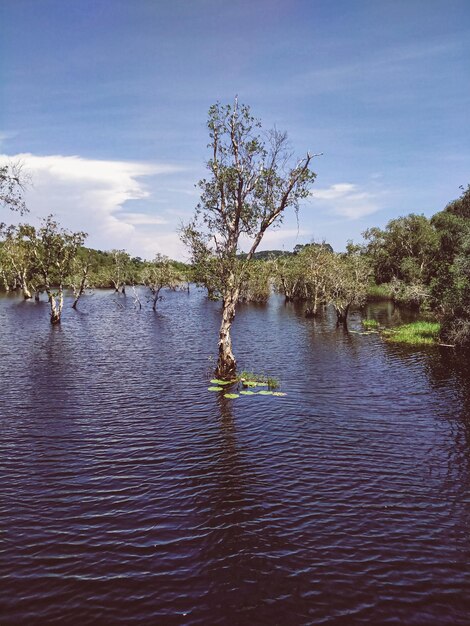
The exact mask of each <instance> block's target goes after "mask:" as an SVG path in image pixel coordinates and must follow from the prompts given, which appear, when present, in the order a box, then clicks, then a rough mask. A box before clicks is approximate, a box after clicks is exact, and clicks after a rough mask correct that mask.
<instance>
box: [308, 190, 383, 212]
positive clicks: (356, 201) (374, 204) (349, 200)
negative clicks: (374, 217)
mask: <svg viewBox="0 0 470 626" xmlns="http://www.w3.org/2000/svg"><path fill="white" fill-rule="evenodd" d="M312 196H313V198H314V200H319V201H320V203H321V204H322V205H323V207H324V208H325V210H326V211H327V212H329V213H333V214H335V215H340V216H342V217H345V218H347V219H350V220H355V219H359V218H361V217H364V216H365V215H371V214H372V213H376V212H377V211H379V210H380V209H381V208H382V205H381V202H380V194H379V193H377V192H371V191H367V190H365V189H361V188H360V187H359V186H358V185H355V184H353V183H336V184H335V185H331V187H327V188H325V189H315V191H314V192H312Z"/></svg>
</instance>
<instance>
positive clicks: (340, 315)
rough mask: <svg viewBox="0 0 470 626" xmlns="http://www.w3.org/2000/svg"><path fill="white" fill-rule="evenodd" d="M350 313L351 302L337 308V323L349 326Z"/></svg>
mask: <svg viewBox="0 0 470 626" xmlns="http://www.w3.org/2000/svg"><path fill="white" fill-rule="evenodd" d="M348 313H349V304H348V305H347V306H345V307H344V308H343V307H341V308H339V309H336V325H337V326H339V325H340V324H343V326H347V324H348Z"/></svg>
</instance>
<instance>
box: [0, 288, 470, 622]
mask: <svg viewBox="0 0 470 626" xmlns="http://www.w3.org/2000/svg"><path fill="white" fill-rule="evenodd" d="M159 306H160V310H159V311H158V312H157V313H156V314H154V313H153V312H152V311H150V310H142V311H138V310H135V309H134V308H133V302H132V297H130V296H128V297H127V298H125V297H124V296H116V295H114V294H112V293H111V292H107V291H104V292H99V293H95V294H94V295H90V296H87V297H85V298H83V300H82V301H81V302H80V305H79V307H80V310H79V311H73V310H71V309H70V308H67V310H66V311H65V313H64V318H63V323H62V325H61V327H60V328H53V327H51V326H50V324H49V322H48V317H47V305H46V303H39V304H38V303H34V302H26V303H25V302H22V300H21V299H20V298H17V297H14V296H10V297H7V296H2V297H0V333H1V336H2V340H1V342H0V402H1V405H0V428H1V437H0V523H1V527H0V623H1V624H2V626H3V625H7V624H8V625H9V624H12V625H13V624H14V625H23V624H24V625H28V626H30V625H36V624H37V625H41V626H43V625H48V624H61V625H68V624H80V625H81V626H86V625H88V624H96V625H102V624H104V625H106V624H113V625H119V624H142V625H145V626H147V625H160V624H161V625H164V626H167V625H168V626H171V625H173V624H175V625H176V624H185V625H186V624H187V625H196V624H199V625H212V624H224V625H230V626H232V625H236V624H243V625H244V624H246V625H250V626H251V625H255V624H270V625H271V624H281V625H284V624H286V625H291V624H292V625H296V624H332V625H337V624H338V625H340V624H341V625H343V624H344V625H348V626H349V625H354V624H370V625H374V626H376V625H381V624H406V625H414V624H422V625H425V624H426V625H429V626H432V625H436V626H437V625H439V626H443V625H452V626H455V625H467V624H469V623H470V497H469V484H470V477H469V469H470V465H469V461H470V411H469V400H470V384H469V380H468V373H467V365H468V364H467V363H466V362H465V358H464V357H463V356H461V357H457V356H456V355H455V353H454V351H452V350H449V349H448V348H428V349H421V350H410V349H409V348H400V347H397V346H392V345H387V344H385V343H384V342H383V341H382V339H381V338H380V337H379V336H377V335H360V334H357V333H354V332H353V333H345V332H344V331H343V330H342V329H336V328H335V325H334V320H333V319H332V318H331V317H330V316H329V315H325V316H323V317H322V318H320V319H318V320H315V321H313V320H306V319H305V318H304V317H303V314H302V309H301V308H298V307H296V306H292V305H287V306H286V305H285V304H284V302H283V301H282V300H281V299H278V298H276V297H273V298H272V299H271V301H270V303H269V305H267V306H243V307H241V308H240V309H239V311H238V313H237V318H236V321H235V325H234V345H235V350H236V354H237V357H238V359H239V364H240V365H241V366H247V367H249V368H251V369H254V370H258V371H260V370H261V371H264V372H266V373H269V374H273V375H275V376H277V377H279V378H280V379H281V383H282V390H283V391H285V392H286V393H287V395H286V396H285V397H270V396H264V397H263V396H254V397H248V396H245V397H240V398H238V399H236V400H226V399H225V398H223V397H220V395H219V394H217V393H211V392H208V391H207V386H208V384H207V381H208V372H209V371H210V368H211V367H212V365H211V362H210V360H209V359H210V358H211V357H213V356H214V354H215V347H216V337H217V326H218V319H219V308H220V305H219V304H218V303H214V302H209V301H207V300H206V299H205V298H204V296H203V294H202V293H200V292H198V291H197V290H192V291H191V293H190V294H189V295H188V294H186V293H183V292H179V293H168V294H166V295H165V300H164V301H163V302H161V303H160V304H159ZM369 308H370V310H369V312H368V313H369V315H370V316H372V317H376V319H379V320H381V321H382V322H383V323H394V322H396V321H398V317H399V314H398V312H397V311H393V310H392V308H391V307H390V305H389V304H374V305H370V307H369ZM397 316H398V317H397ZM350 329H351V330H353V331H354V330H359V329H360V321H359V316H358V314H356V315H353V316H352V319H351V323H350Z"/></svg>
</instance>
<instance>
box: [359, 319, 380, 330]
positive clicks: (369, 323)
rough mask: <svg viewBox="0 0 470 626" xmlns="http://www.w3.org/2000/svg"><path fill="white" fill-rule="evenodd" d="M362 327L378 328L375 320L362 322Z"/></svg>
mask: <svg viewBox="0 0 470 626" xmlns="http://www.w3.org/2000/svg"><path fill="white" fill-rule="evenodd" d="M362 325H363V326H364V328H366V329H375V328H379V326H380V324H379V323H378V321H377V320H362Z"/></svg>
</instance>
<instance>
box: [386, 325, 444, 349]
mask: <svg viewBox="0 0 470 626" xmlns="http://www.w3.org/2000/svg"><path fill="white" fill-rule="evenodd" d="M440 330H441V325H440V324H439V323H437V322H413V323H411V324H403V325H402V326H397V327H396V328H390V329H389V330H386V331H384V333H383V334H384V335H385V338H386V339H387V341H393V343H406V344H408V345H412V346H428V345H433V344H436V343H438V341H439V332H440Z"/></svg>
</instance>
